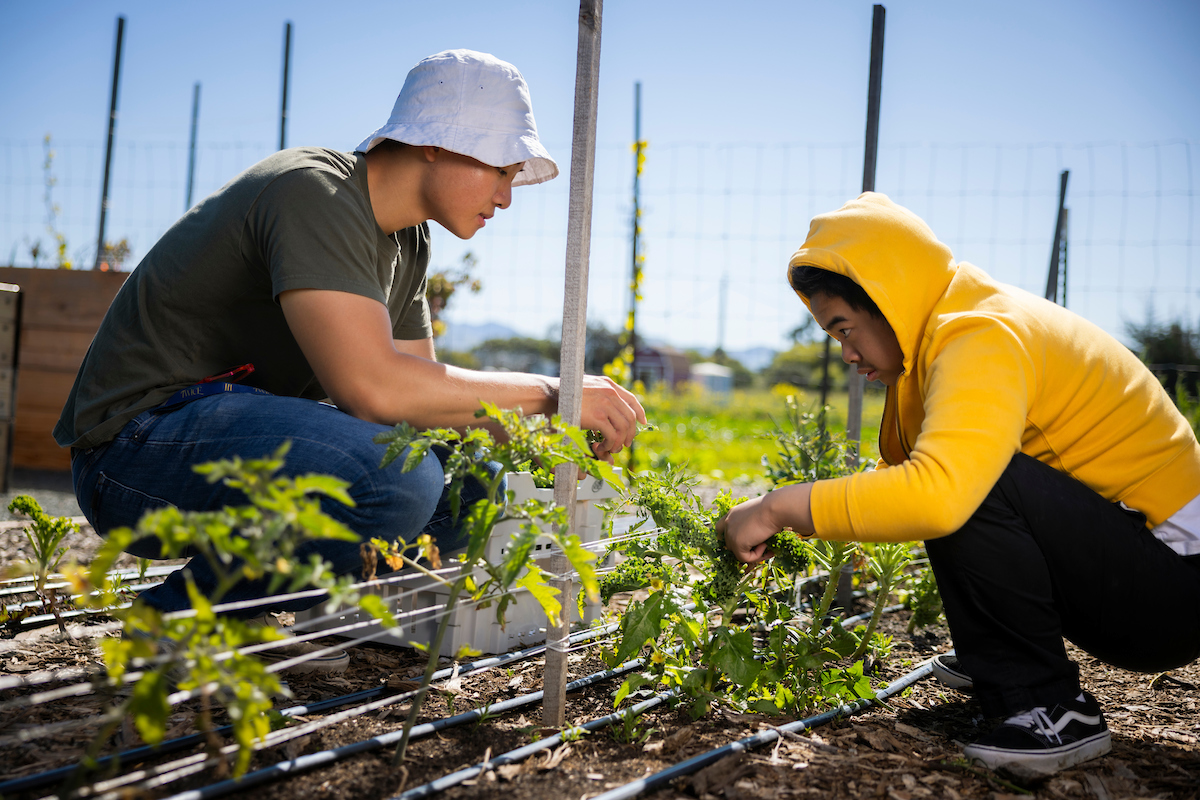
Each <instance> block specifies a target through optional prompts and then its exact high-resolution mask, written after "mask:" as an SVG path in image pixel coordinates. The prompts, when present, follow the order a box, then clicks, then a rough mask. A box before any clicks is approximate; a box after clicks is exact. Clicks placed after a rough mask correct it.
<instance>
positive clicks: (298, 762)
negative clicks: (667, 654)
mask: <svg viewBox="0 0 1200 800" xmlns="http://www.w3.org/2000/svg"><path fill="white" fill-rule="evenodd" d="M640 666H642V660H641V659H640V658H639V659H634V660H633V661H626V662H625V663H624V664H621V665H620V666H619V667H616V668H614V669H609V670H604V671H603V672H595V673H593V674H591V675H588V676H587V677H584V678H580V679H579V680H577V681H572V682H571V683H568V684H567V691H568V692H573V691H576V690H578V689H583V688H585V687H587V686H591V685H592V684H594V683H600V682H601V681H606V680H609V679H611V678H615V677H618V676H620V675H624V674H625V673H626V672H632V671H633V670H635V669H637V668H638V667H640ZM543 696H544V693H543V692H541V691H538V692H532V693H531V694H526V695H522V696H520V697H514V698H512V699H511V700H504V701H502V702H500V703H493V704H491V705H489V706H486V707H484V708H474V709H471V710H470V711H464V712H463V713H462V714H456V715H455V716H453V717H443V718H442V719H439V720H434V721H433V722H426V723H423V724H421V725H416V726H414V727H413V729H412V732H411V733H410V734H409V738H410V739H416V738H418V737H420V736H428V735H429V734H431V733H436V732H437V731H441V730H445V729H446V728H453V727H457V726H458V725H464V724H466V723H468V722H475V721H477V720H483V719H485V718H486V717H490V716H492V715H495V714H501V713H504V712H506V711H512V710H513V709H516V708H521V707H523V706H527V705H530V704H533V703H537V702H539V701H540V700H541V699H542V697H543ZM403 733H404V732H403V731H393V732H392V733H387V734H384V735H382V736H375V737H372V738H370V739H364V740H363V741H361V742H355V743H353V744H348V745H344V746H342V747H339V748H336V749H334V750H323V751H321V752H319V753H310V754H309V755H306V756H300V757H299V758H295V759H292V760H291V761H283V762H280V763H278V764H275V765H274V766H271V767H266V768H265V769H260V770H257V771H255V772H248V773H246V774H245V775H243V776H242V777H240V778H237V779H234V780H225V781H219V782H217V783H213V784H210V785H208V786H205V787H204V788H203V789H194V790H192V791H188V792H181V793H179V794H175V795H171V796H170V797H169V798H166V800H209V799H210V798H213V797H221V796H222V795H226V794H228V793H230V792H236V791H240V790H242V789H248V788H250V787H251V786H258V785H259V784H262V783H269V782H270V781H274V780H277V779H279V778H283V777H285V776H290V775H298V774H300V773H301V772H307V771H308V770H311V769H315V768H316V767H323V766H325V765H326V764H332V763H333V762H335V761H340V760H341V759H343V758H348V757H350V756H356V755H358V754H360V753H368V752H371V751H372V750H378V749H379V748H381V747H386V746H387V745H389V744H394V743H396V742H398V741H400V737H401V736H402V735H403Z"/></svg>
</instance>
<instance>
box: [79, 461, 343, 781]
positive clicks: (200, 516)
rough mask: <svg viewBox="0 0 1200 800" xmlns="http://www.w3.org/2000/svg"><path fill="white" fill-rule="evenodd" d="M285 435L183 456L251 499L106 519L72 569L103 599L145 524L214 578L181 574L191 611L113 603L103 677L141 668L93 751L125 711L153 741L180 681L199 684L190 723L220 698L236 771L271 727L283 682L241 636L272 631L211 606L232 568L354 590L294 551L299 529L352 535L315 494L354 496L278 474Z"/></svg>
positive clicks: (239, 573)
mask: <svg viewBox="0 0 1200 800" xmlns="http://www.w3.org/2000/svg"><path fill="white" fill-rule="evenodd" d="M289 446H290V445H289V444H287V443H285V444H284V445H283V446H281V447H280V448H279V449H278V450H276V451H275V453H273V454H271V455H270V456H267V457H265V458H262V459H246V460H244V459H240V458H235V459H232V460H228V461H218V462H213V463H210V464H201V465H198V466H196V467H193V469H194V470H195V471H196V472H198V473H199V474H201V475H204V476H205V477H206V479H207V480H208V481H209V482H210V483H216V482H218V481H221V482H223V483H225V485H227V486H229V487H233V488H237V489H240V490H241V491H242V492H243V493H244V494H245V495H246V497H247V498H248V499H249V501H250V504H249V505H247V506H242V507H237V508H233V507H227V508H224V509H222V510H220V511H211V512H182V511H180V510H179V509H176V508H171V507H167V508H163V509H159V510H156V511H152V512H149V513H147V514H146V515H145V516H144V517H142V519H141V520H140V521H139V522H138V525H137V528H136V529H130V528H118V529H116V530H113V531H111V532H110V533H109V534H108V536H107V539H106V541H105V544H104V545H103V547H101V549H100V551H99V552H98V554H97V556H96V558H95V560H94V561H93V562H92V564H91V565H90V567H89V569H88V570H87V571H86V572H85V571H82V570H78V571H75V572H74V573H72V574H71V575H70V577H71V578H72V581H73V582H74V583H75V588H76V590H77V591H78V592H79V593H80V594H82V595H83V596H84V597H85V602H86V603H87V605H88V606H89V607H91V608H94V609H101V610H105V609H106V610H110V611H111V606H112V605H113V604H114V603H115V602H116V601H117V600H118V599H119V596H118V593H117V592H118V587H117V585H116V583H115V582H114V581H113V580H112V579H111V578H110V576H109V571H110V570H111V568H112V566H113V563H114V562H115V561H116V559H117V558H118V557H119V556H120V555H121V553H122V552H123V551H124V550H125V549H126V548H127V547H128V546H129V545H130V544H131V543H132V542H134V541H135V540H137V539H141V538H143V537H148V536H152V537H155V538H157V539H158V540H159V541H160V543H161V545H162V549H163V552H164V555H165V556H166V557H168V558H178V557H181V556H183V555H184V554H185V552H192V553H195V554H196V555H197V556H198V557H200V558H204V559H205V560H206V561H207V562H208V564H209V565H210V566H211V567H212V569H213V572H214V574H215V575H216V579H217V580H216V586H215V588H214V589H213V590H212V591H211V592H210V593H209V594H208V595H207V596H205V595H202V594H201V593H200V592H199V591H197V590H196V588H195V586H194V585H193V584H192V582H191V576H190V574H189V575H187V587H188V594H189V597H190V599H191V605H192V609H193V611H192V613H190V614H186V615H171V616H170V617H164V616H163V615H162V614H160V613H159V612H158V611H156V610H155V609H153V608H150V607H149V606H146V605H144V604H143V603H140V602H134V604H133V606H132V607H131V608H130V609H128V610H127V611H114V612H111V613H113V614H114V615H116V616H118V617H119V618H120V619H121V621H122V635H121V638H120V639H106V640H105V641H104V642H102V648H103V652H104V661H105V667H106V675H107V679H108V682H109V685H110V687H111V688H112V689H116V688H117V687H119V686H120V685H121V684H123V683H124V678H125V676H126V675H127V674H129V673H131V672H135V671H140V673H141V674H140V677H139V678H138V680H137V682H136V683H135V684H134V687H133V692H132V694H131V695H130V696H129V697H127V698H126V699H124V700H121V701H119V702H117V703H116V705H114V706H113V707H112V708H110V709H109V710H108V711H107V712H106V714H105V725H104V726H102V729H101V731H100V733H99V735H98V736H97V737H96V739H95V740H94V742H93V744H92V746H91V748H90V749H89V753H88V758H94V757H95V755H96V753H97V752H98V751H99V749H100V748H101V747H102V746H103V745H104V744H105V743H106V742H107V739H108V737H109V736H110V735H111V733H112V731H113V730H114V729H115V728H116V726H118V725H119V724H121V721H122V720H123V719H125V718H126V717H129V718H130V719H132V721H133V724H134V727H135V728H136V729H137V731H138V733H139V734H140V735H141V736H142V738H143V739H144V740H145V741H146V742H147V743H149V744H155V743H157V742H159V741H161V740H162V738H163V736H164V735H165V733H166V723H167V715H168V714H169V712H170V704H169V703H168V700H167V697H168V695H169V694H170V693H171V692H172V691H174V690H175V689H178V690H184V691H190V692H193V693H194V694H195V695H198V696H199V698H200V704H201V714H200V715H199V716H198V717H197V720H196V724H197V726H198V727H199V728H200V729H202V730H204V729H207V728H208V727H211V726H210V725H209V721H210V717H211V712H210V707H211V705H212V704H213V703H216V704H219V705H220V706H222V707H223V708H224V709H225V711H226V713H227V714H228V716H229V718H230V720H231V723H232V725H233V736H234V739H235V741H236V742H237V744H238V745H239V750H238V754H237V757H236V761H235V764H234V767H233V772H234V774H235V775H239V774H242V773H243V772H244V771H245V770H246V768H247V767H248V766H249V763H250V755H251V752H252V748H253V744H254V741H255V740H257V739H259V738H261V737H262V736H265V735H266V734H267V733H268V732H269V730H270V724H271V723H270V718H269V715H268V714H267V711H269V710H270V708H271V707H272V700H271V698H272V696H273V695H275V694H279V693H282V691H283V687H282V686H281V684H280V683H279V680H278V678H277V677H276V676H275V675H274V674H272V673H268V672H267V671H266V668H265V667H264V665H263V664H262V662H260V661H259V660H258V659H256V658H254V657H253V656H250V655H245V654H243V653H241V652H240V650H239V648H241V647H243V646H245V645H250V644H257V643H260V642H268V641H272V640H275V639H278V638H279V637H280V634H278V633H277V632H275V631H274V630H273V629H271V628H266V627H261V626H257V625H251V624H248V623H246V622H243V621H241V620H238V619H234V618H231V617H228V616H225V615H221V614H218V613H216V612H215V611H214V606H215V605H216V604H218V603H219V602H220V601H221V598H222V597H224V596H225V595H226V594H227V593H228V592H229V590H230V589H231V588H232V587H233V586H234V585H235V584H236V583H237V582H238V581H240V580H242V579H249V580H260V579H265V580H266V581H267V585H268V590H267V591H268V592H269V593H275V592H279V591H295V590H298V589H301V588H308V587H314V586H315V587H319V588H324V589H327V590H328V591H329V592H330V594H331V597H332V601H331V602H334V603H342V602H353V601H354V599H355V594H354V593H353V592H352V591H351V590H350V589H349V584H350V579H349V578H342V579H337V578H335V577H334V576H333V574H332V573H331V572H330V570H329V566H328V564H326V563H325V562H323V561H322V560H321V559H320V558H319V557H317V556H315V555H314V556H313V557H312V558H310V559H309V560H308V561H303V560H300V559H298V558H296V557H295V552H296V548H297V547H298V546H299V544H300V543H302V542H303V541H305V540H308V539H316V538H333V539H342V540H346V541H354V540H356V539H357V538H358V537H357V536H356V535H355V534H354V533H353V532H352V531H350V530H349V529H348V528H346V527H345V526H344V525H342V524H341V523H339V522H337V521H336V520H334V519H333V518H332V517H329V516H328V515H327V514H325V513H324V512H322V511H321V508H320V498H322V497H327V498H330V499H332V500H335V501H338V502H342V503H345V504H347V505H352V504H353V501H352V500H351V498H350V496H349V495H348V494H347V493H346V488H347V486H348V484H346V483H344V482H343V481H340V480H338V479H336V478H332V477H329V476H322V475H311V474H310V475H301V476H297V477H294V478H287V477H282V476H280V475H279V474H278V473H279V471H280V470H281V469H282V468H283V463H284V458H285V456H286V455H287V452H288V449H289ZM85 763H87V760H86V759H85Z"/></svg>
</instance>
